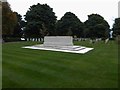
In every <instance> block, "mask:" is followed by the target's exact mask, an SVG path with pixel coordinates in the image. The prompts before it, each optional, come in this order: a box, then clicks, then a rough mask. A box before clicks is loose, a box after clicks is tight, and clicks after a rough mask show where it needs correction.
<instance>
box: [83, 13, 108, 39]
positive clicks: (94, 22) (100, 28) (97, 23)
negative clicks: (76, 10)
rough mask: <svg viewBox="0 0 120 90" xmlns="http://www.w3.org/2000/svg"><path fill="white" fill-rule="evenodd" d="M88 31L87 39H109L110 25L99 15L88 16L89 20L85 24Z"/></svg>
mask: <svg viewBox="0 0 120 90" xmlns="http://www.w3.org/2000/svg"><path fill="white" fill-rule="evenodd" d="M85 24H86V28H87V29H88V30H87V33H88V35H87V37H91V38H108V37H109V28H110V26H109V24H108V23H107V21H106V20H104V18H103V17H102V16H100V15H99V14H91V15H88V20H87V21H86V22H85Z"/></svg>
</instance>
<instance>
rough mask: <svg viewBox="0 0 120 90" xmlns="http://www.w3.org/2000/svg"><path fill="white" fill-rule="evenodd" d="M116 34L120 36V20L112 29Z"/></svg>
mask: <svg viewBox="0 0 120 90" xmlns="http://www.w3.org/2000/svg"><path fill="white" fill-rule="evenodd" d="M112 30H113V32H114V34H115V35H116V36H117V35H120V18H116V19H115V22H114V24H113V28H112Z"/></svg>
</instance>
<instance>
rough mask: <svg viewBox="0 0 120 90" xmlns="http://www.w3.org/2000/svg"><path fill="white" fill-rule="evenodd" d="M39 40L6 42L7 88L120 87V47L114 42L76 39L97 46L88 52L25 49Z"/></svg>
mask: <svg viewBox="0 0 120 90" xmlns="http://www.w3.org/2000/svg"><path fill="white" fill-rule="evenodd" d="M37 43H39V42H14V43H4V44H3V45H2V58H3V61H2V66H3V67H2V69H3V76H2V79H3V80H2V81H3V82H2V86H3V88H117V87H118V56H117V53H118V50H117V44H116V43H115V42H114V41H111V42H109V43H108V44H105V43H103V42H97V43H95V44H90V43H89V42H85V41H82V42H74V43H75V44H76V45H84V46H88V47H93V48H94V50H92V51H90V52H88V53H86V54H72V53H65V52H54V51H44V50H31V49H25V48H21V47H23V46H27V45H34V44H37Z"/></svg>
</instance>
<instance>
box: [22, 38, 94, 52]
mask: <svg viewBox="0 0 120 90" xmlns="http://www.w3.org/2000/svg"><path fill="white" fill-rule="evenodd" d="M22 48H29V49H39V50H50V51H61V52H69V53H81V54H84V53H86V52H88V51H90V50H92V49H93V48H88V47H84V46H76V45H73V38H72V36H45V37H44V42H43V44H38V45H34V46H25V47H22Z"/></svg>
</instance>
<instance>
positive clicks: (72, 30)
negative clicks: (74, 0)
mask: <svg viewBox="0 0 120 90" xmlns="http://www.w3.org/2000/svg"><path fill="white" fill-rule="evenodd" d="M82 32H83V23H82V22H81V21H80V20H79V19H78V17H77V16H76V15H75V14H73V13H71V12H66V13H65V14H64V16H63V17H62V18H61V19H60V20H58V22H57V24H56V33H57V35H62V36H64V35H68V36H74V35H75V36H77V37H81V36H82Z"/></svg>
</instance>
